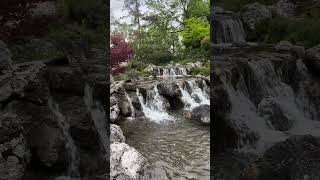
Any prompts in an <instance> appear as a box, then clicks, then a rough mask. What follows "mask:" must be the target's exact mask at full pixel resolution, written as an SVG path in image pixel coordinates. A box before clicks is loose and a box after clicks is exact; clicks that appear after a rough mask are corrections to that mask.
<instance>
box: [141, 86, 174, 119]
mask: <svg viewBox="0 0 320 180" xmlns="http://www.w3.org/2000/svg"><path fill="white" fill-rule="evenodd" d="M137 96H138V98H139V102H140V104H141V106H142V110H143V113H144V114H145V116H146V117H147V118H149V119H150V120H152V121H155V122H158V123H159V122H163V121H166V120H174V117H173V116H171V115H169V114H168V113H167V112H166V110H165V106H164V103H165V101H164V98H163V97H162V96H160V94H159V92H158V88H157V86H156V85H155V86H154V87H153V89H151V90H148V91H147V97H146V102H144V99H143V96H142V95H141V93H140V92H139V89H137Z"/></svg>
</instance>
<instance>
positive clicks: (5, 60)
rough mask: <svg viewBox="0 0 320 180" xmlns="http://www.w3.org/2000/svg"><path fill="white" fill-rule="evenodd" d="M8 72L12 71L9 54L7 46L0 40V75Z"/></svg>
mask: <svg viewBox="0 0 320 180" xmlns="http://www.w3.org/2000/svg"><path fill="white" fill-rule="evenodd" d="M8 70H12V60H11V52H10V51H9V49H8V48H7V45H6V44H5V43H4V42H3V41H1V40H0V74H2V72H3V71H8Z"/></svg>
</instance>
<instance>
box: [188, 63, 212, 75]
mask: <svg viewBox="0 0 320 180" xmlns="http://www.w3.org/2000/svg"><path fill="white" fill-rule="evenodd" d="M189 73H190V74H191V75H193V76H196V75H202V76H209V75H210V65H209V63H208V64H205V65H204V66H203V67H193V68H191V69H190V72H189Z"/></svg>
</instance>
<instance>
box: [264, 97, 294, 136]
mask: <svg viewBox="0 0 320 180" xmlns="http://www.w3.org/2000/svg"><path fill="white" fill-rule="evenodd" d="M258 111H259V114H260V116H262V117H263V118H264V119H265V120H266V123H267V124H268V125H269V126H270V127H272V128H273V129H275V130H279V131H287V130H289V129H290V128H291V127H292V126H293V121H292V119H288V117H287V116H286V114H285V113H284V112H283V110H282V109H281V105H280V104H278V103H277V102H276V101H274V100H273V99H272V98H266V99H263V100H262V101H261V103H260V104H259V105H258Z"/></svg>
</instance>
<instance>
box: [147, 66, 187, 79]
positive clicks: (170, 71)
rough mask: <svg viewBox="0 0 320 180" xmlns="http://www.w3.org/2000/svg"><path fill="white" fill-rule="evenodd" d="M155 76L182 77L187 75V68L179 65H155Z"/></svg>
mask: <svg viewBox="0 0 320 180" xmlns="http://www.w3.org/2000/svg"><path fill="white" fill-rule="evenodd" d="M153 71H154V75H155V77H182V76H187V75H188V74H187V69H186V68H184V67H179V66H176V67H175V66H169V67H155V68H154V69H153Z"/></svg>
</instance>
